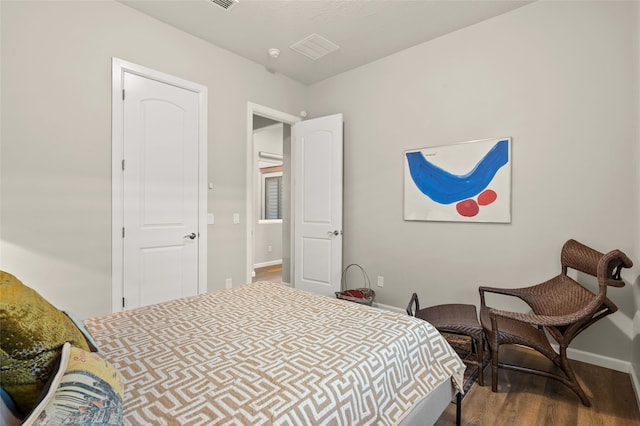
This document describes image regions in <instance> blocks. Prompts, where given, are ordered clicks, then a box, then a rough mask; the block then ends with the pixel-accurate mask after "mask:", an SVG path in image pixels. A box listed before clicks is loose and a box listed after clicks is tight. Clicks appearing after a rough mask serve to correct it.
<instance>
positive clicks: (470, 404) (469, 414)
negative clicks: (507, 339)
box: [436, 346, 640, 426]
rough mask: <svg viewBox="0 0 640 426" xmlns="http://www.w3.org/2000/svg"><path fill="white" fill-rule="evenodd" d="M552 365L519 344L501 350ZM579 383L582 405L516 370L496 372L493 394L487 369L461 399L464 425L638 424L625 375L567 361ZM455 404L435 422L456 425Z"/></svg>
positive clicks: (558, 387) (556, 386) (559, 387)
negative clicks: (585, 401)
mask: <svg viewBox="0 0 640 426" xmlns="http://www.w3.org/2000/svg"><path fill="white" fill-rule="evenodd" d="M503 352H504V360H505V361H506V360H508V361H510V362H513V363H525V362H526V363H529V365H531V366H535V367H536V368H542V369H548V371H550V369H551V368H555V367H553V366H552V364H551V362H550V361H548V360H547V359H546V358H544V357H543V356H541V355H539V354H538V353H536V352H534V351H532V350H529V349H526V348H521V347H515V346H511V347H509V346H508V347H506V348H505V349H501V352H500V355H501V358H502V355H503ZM571 365H572V367H573V368H574V371H575V373H576V375H577V376H578V380H579V381H580V385H581V386H582V387H583V389H584V391H585V393H586V394H587V397H588V398H589V400H590V401H591V407H585V406H584V405H582V404H581V403H580V399H579V398H578V397H577V395H576V394H574V393H573V391H571V390H570V389H569V388H567V387H566V386H565V385H563V384H561V383H560V382H558V381H556V380H551V379H546V378H544V377H540V376H535V375H532V374H525V373H520V372H516V371H507V370H502V369H501V370H499V380H498V383H499V384H498V392H496V393H493V392H491V368H490V367H487V368H486V369H485V371H484V374H485V375H484V383H485V385H484V386H479V385H478V384H477V383H476V384H475V385H474V387H473V388H472V389H471V391H470V392H469V395H467V396H466V397H465V399H464V401H462V424H463V425H490V426H500V425H504V426H518V425H526V426H529V425H536V426H554V425H558V426H570V425H576V426H590V425H593V426H614V425H616V426H617V425H620V426H622V425H624V426H640V410H639V409H638V402H637V399H636V396H635V393H634V390H633V385H632V383H631V377H630V376H629V374H625V373H621V372H619V371H614V370H610V369H607V368H602V367H598V366H594V365H591V364H586V363H583V362H579V361H572V362H571ZM455 409H456V407H455V404H450V405H449V407H448V408H447V409H446V411H445V412H444V413H443V414H442V416H441V417H440V419H438V421H437V422H436V425H438V426H449V425H455V414H456V411H455Z"/></svg>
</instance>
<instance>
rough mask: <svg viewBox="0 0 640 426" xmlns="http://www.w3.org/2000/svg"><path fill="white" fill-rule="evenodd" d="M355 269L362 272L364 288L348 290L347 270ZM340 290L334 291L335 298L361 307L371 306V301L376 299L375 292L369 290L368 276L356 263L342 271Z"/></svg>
mask: <svg viewBox="0 0 640 426" xmlns="http://www.w3.org/2000/svg"><path fill="white" fill-rule="evenodd" d="M351 267H356V268H359V269H360V272H362V278H363V280H364V284H365V287H360V288H356V289H353V290H349V289H348V285H347V272H348V271H349V268H351ZM340 290H341V291H336V297H337V298H338V299H343V300H348V301H350V302H355V303H360V304H362V305H368V306H371V304H372V303H373V299H375V297H376V292H375V291H373V290H372V289H371V281H369V276H368V275H367V273H366V272H365V271H364V269H362V266H360V265H358V264H357V263H352V264H350V265H349V266H347V267H346V268H344V271H342V279H341V280H340Z"/></svg>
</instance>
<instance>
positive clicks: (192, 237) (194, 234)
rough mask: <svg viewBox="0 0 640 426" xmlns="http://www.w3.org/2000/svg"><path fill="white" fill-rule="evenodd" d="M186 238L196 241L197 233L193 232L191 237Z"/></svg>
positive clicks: (186, 236)
mask: <svg viewBox="0 0 640 426" xmlns="http://www.w3.org/2000/svg"><path fill="white" fill-rule="evenodd" d="M184 237H185V238H190V239H192V240H195V239H196V233H195V232H192V233H190V234H189V235H185V236H184Z"/></svg>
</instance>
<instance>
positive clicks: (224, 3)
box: [210, 0, 238, 10]
mask: <svg viewBox="0 0 640 426" xmlns="http://www.w3.org/2000/svg"><path fill="white" fill-rule="evenodd" d="M210 1H211V3H214V4H217V5H218V6H220V7H221V8H223V9H224V10H229V9H231V8H232V7H233V6H235V5H236V4H238V0H210Z"/></svg>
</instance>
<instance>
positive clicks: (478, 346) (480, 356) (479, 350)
mask: <svg viewBox="0 0 640 426" xmlns="http://www.w3.org/2000/svg"><path fill="white" fill-rule="evenodd" d="M471 344H472V345H473V349H474V350H475V351H476V358H477V363H478V384H479V385H480V386H484V377H483V376H484V374H483V371H482V363H483V361H484V343H483V341H482V339H480V342H479V343H478V342H476V339H474V338H472V339H471Z"/></svg>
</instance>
